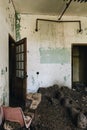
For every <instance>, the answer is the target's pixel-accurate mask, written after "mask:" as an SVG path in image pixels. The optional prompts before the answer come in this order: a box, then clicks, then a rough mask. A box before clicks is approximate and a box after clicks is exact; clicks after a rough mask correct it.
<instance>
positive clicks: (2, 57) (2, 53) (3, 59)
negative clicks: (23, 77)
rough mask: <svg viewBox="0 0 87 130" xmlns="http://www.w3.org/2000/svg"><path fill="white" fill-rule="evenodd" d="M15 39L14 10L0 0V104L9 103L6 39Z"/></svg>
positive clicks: (4, 0)
mask: <svg viewBox="0 0 87 130" xmlns="http://www.w3.org/2000/svg"><path fill="white" fill-rule="evenodd" d="M9 34H10V35H11V36H12V37H13V38H14V39H15V11H14V8H13V6H12V3H9V1H8V0H0V105H2V104H5V105H8V104H9V85H8V84H9V82H8V71H7V72H6V69H5V68H6V67H7V70H8V50H9V48H8V39H9V37H8V36H9Z"/></svg>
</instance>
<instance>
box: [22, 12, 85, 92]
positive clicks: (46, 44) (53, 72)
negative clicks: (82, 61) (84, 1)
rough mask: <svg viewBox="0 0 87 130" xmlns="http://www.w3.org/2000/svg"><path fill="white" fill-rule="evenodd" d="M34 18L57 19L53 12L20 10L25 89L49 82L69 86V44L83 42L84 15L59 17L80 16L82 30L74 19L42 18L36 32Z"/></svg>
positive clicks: (70, 70) (41, 85) (45, 85)
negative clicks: (25, 40) (24, 62)
mask: <svg viewBox="0 0 87 130" xmlns="http://www.w3.org/2000/svg"><path fill="white" fill-rule="evenodd" d="M37 18H43V19H52V20H53V19H54V20H57V16H48V15H45V16H44V15H25V14H24V15H23V14H21V20H20V25H21V27H20V36H21V38H23V37H27V73H28V79H27V92H35V91H37V89H38V88H39V87H48V86H51V85H53V84H58V85H60V86H62V85H64V86H68V87H69V88H71V79H72V68H71V66H72V58H71V57H72V51H71V48H72V44H74V43H75V44H82V43H87V18H86V17H70V16H67V17H63V20H81V23H82V29H83V31H82V32H80V33H79V31H78V30H79V24H78V23H51V22H43V21H40V22H39V31H38V32H36V31H35V28H36V27H35V25H36V19H37ZM37 72H39V74H37Z"/></svg>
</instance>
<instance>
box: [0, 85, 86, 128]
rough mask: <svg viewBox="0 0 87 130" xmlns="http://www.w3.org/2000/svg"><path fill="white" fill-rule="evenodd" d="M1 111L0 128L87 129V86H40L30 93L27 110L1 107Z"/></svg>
mask: <svg viewBox="0 0 87 130" xmlns="http://www.w3.org/2000/svg"><path fill="white" fill-rule="evenodd" d="M83 87H84V88H83ZM0 113H1V114H0V124H3V126H4V129H3V127H2V125H1V126H0V130H26V128H29V129H30V130H82V129H83V130H87V87H86V86H84V85H83V84H80V83H76V84H74V87H73V89H69V88H68V87H66V86H62V87H59V86H58V85H53V86H50V87H48V88H39V89H38V93H29V94H27V100H26V109H25V111H22V109H21V108H19V107H18V108H11V107H3V109H2V107H1V108H0ZM3 117H4V118H3ZM32 119H33V120H32ZM3 120H4V123H3ZM24 126H26V127H24ZM29 126H30V127H29Z"/></svg>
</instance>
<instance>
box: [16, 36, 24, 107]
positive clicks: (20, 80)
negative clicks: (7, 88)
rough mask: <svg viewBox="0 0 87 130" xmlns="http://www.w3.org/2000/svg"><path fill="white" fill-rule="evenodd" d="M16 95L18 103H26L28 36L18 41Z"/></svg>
mask: <svg viewBox="0 0 87 130" xmlns="http://www.w3.org/2000/svg"><path fill="white" fill-rule="evenodd" d="M15 50H16V77H15V97H16V100H17V102H18V105H25V101H26V87H27V42H26V38H24V39H22V40H20V41H18V42H17V43H16V48H15Z"/></svg>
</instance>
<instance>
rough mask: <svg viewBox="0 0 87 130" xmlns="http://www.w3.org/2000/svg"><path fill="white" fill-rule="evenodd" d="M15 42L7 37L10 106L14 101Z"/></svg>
mask: <svg viewBox="0 0 87 130" xmlns="http://www.w3.org/2000/svg"><path fill="white" fill-rule="evenodd" d="M15 66H16V64H15V41H14V39H13V38H12V37H11V36H10V35H9V104H10V105H11V104H12V102H13V99H14V96H15V95H14V91H15Z"/></svg>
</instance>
